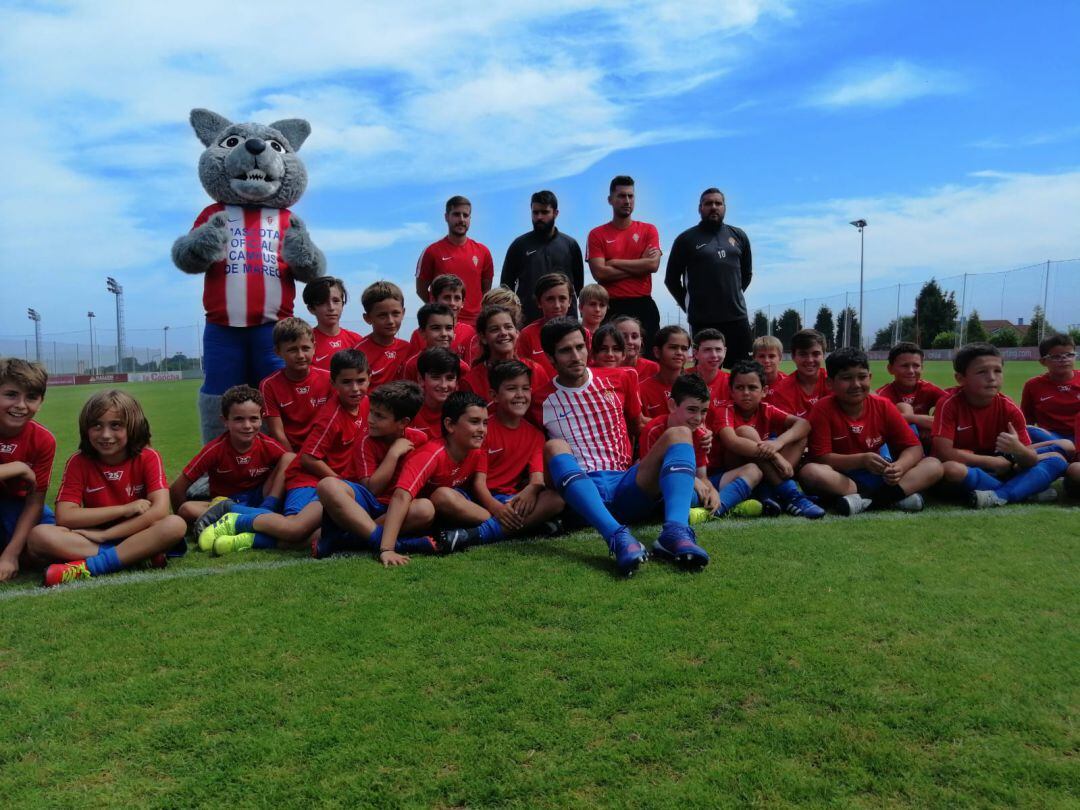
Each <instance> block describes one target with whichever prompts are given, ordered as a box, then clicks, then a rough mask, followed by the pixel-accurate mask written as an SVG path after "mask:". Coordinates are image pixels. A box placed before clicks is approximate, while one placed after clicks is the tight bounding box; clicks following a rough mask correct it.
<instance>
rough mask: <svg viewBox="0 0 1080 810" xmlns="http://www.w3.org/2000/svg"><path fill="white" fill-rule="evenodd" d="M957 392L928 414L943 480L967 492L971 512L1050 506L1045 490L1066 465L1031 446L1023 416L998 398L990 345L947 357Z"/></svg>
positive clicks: (1000, 371) (997, 357) (1050, 494)
mask: <svg viewBox="0 0 1080 810" xmlns="http://www.w3.org/2000/svg"><path fill="white" fill-rule="evenodd" d="M953 370H954V371H955V372H956V382H957V383H958V384H959V386H958V390H957V391H956V392H955V393H953V394H951V395H950V396H949V397H947V398H946V399H945V400H944V401H943V402H942V403H941V404H940V405H938V408H937V413H936V414H935V415H934V428H933V447H934V455H935V456H937V457H938V458H939V459H941V461H942V462H943V463H944V470H945V480H946V481H948V482H949V483H950V484H954V485H956V486H958V487H959V488H960V489H962V490H963V491H964V492H966V493H968V497H969V501H970V503H971V505H972V506H973V507H975V508H976V509H985V508H987V507H994V506H1003V505H1005V504H1007V503H1019V502H1020V501H1024V500H1027V499H1029V498H1035V499H1037V500H1047V501H1052V500H1054V499H1055V498H1056V497H1057V492H1056V491H1055V490H1054V489H1052V488H1050V485H1051V484H1052V483H1053V482H1054V481H1056V480H1057V479H1058V478H1060V477H1061V476H1062V474H1063V473H1064V472H1065V469H1066V467H1067V466H1068V462H1067V461H1066V460H1065V457H1064V456H1062V455H1061V454H1060V453H1058V452H1056V449H1055V447H1054V446H1052V445H1045V446H1043V447H1041V448H1039V449H1036V448H1033V447H1032V446H1031V439H1030V437H1029V436H1028V432H1027V427H1026V425H1025V421H1026V420H1025V419H1024V414H1023V413H1022V412H1021V410H1020V409H1019V408H1018V407H1016V403H1014V402H1013V401H1012V400H1011V399H1009V398H1008V397H1007V396H1005V395H1004V394H1003V393H1001V385H1002V382H1003V380H1004V374H1005V371H1004V361H1003V360H1002V359H1001V352H1000V351H999V350H998V348H997V347H996V346H992V345H991V344H989V343H969V344H968V345H967V346H964V347H963V348H962V349H960V351H958V352H957V353H956V357H954V358H953Z"/></svg>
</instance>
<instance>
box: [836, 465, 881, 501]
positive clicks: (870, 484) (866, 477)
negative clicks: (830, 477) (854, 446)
mask: <svg viewBox="0 0 1080 810" xmlns="http://www.w3.org/2000/svg"><path fill="white" fill-rule="evenodd" d="M844 475H846V476H847V477H848V478H850V479H851V480H852V481H854V482H855V487H856V488H857V489H858V490H859V494H860V495H862V496H863V497H864V498H869V497H870V496H871V495H873V494H874V493H875V492H877V491H878V490H879V489H881V488H882V487H883V486H885V479H884V478H882V477H881V476H880V475H878V474H877V473H872V472H870V471H869V470H852V471H851V472H848V473H844Z"/></svg>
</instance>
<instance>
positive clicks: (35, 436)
mask: <svg viewBox="0 0 1080 810" xmlns="http://www.w3.org/2000/svg"><path fill="white" fill-rule="evenodd" d="M55 456H56V437H55V436H53V435H52V434H51V433H50V432H49V431H48V430H47V429H46V428H43V427H42V426H41V425H39V424H38V423H37V422H35V421H33V420H32V419H31V420H30V421H29V422H27V423H26V424H25V425H23V428H22V430H20V431H19V432H18V433H16V434H15V435H14V436H0V464H10V463H12V462H13V461H21V462H23V463H24V464H27V465H29V467H30V469H32V470H33V471H34V476H35V477H36V478H37V483H36V484H35V485H34V486H31V485H30V483H29V482H27V481H25V480H23V479H22V478H19V479H15V478H8V479H7V480H6V481H0V497H2V498H25V497H26V496H27V495H29V494H30V492H31V490H34V491H36V492H45V490H47V489H48V488H49V480H50V478H52V465H53V458H54V457H55Z"/></svg>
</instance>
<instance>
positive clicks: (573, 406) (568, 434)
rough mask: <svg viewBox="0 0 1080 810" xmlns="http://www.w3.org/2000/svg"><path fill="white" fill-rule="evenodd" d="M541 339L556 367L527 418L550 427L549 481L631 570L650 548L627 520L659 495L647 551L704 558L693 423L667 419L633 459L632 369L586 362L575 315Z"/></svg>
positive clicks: (684, 560)
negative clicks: (659, 521) (693, 509)
mask: <svg viewBox="0 0 1080 810" xmlns="http://www.w3.org/2000/svg"><path fill="white" fill-rule="evenodd" d="M540 342H541V344H542V345H543V347H544V351H545V352H546V353H547V355H548V357H549V358H550V359H551V362H552V364H553V365H554V367H555V372H556V376H555V377H554V378H553V379H552V380H551V381H550V382H549V383H547V385H545V386H543V387H542V388H540V389H539V390H538V391H537V393H536V395H535V396H534V397H533V410H532V418H533V420H534V421H535V422H536V423H537V424H539V425H541V426H542V427H543V428H544V429H545V430H546V431H547V434H548V438H549V441H548V442H547V444H546V445H545V446H544V461H545V464H546V467H547V472H548V477H549V478H550V484H551V486H552V487H553V488H554V489H555V490H556V491H558V492H559V494H561V495H562V496H563V498H565V499H566V502H567V503H568V504H569V505H570V506H571V507H572V508H573V509H574V510H575V511H577V512H578V513H579V514H580V515H581V516H582V517H584V518H585V519H586V520H587V521H588V522H589V524H590V525H592V526H593V527H594V528H596V530H597V531H599V532H600V534H601V535H602V536H603V538H604V540H605V541H606V542H607V544H608V548H609V549H610V551H611V553H612V554H614V555H615V561H616V564H617V566H618V568H619V571H620V572H621V573H623V574H625V575H626V576H630V575H632V574H633V573H634V572H635V571H636V570H637V568H638V566H639V565H640V564H641V563H642V562H644V561H645V560H646V559H647V558H648V553H647V552H646V551H645V548H644V547H643V546H642V545H641V543H639V542H638V541H637V540H636V539H635V538H634V536H633V535H632V534H630V530H629V529H627V528H626V523H628V522H630V521H633V520H641V519H643V518H645V517H648V516H649V515H651V514H652V513H653V511H654V509H655V508H656V505H657V501H658V500H662V501H663V509H664V527H663V530H662V531H661V532H660V537H659V538H658V539H657V541H656V543H655V544H654V545H653V551H654V552H656V553H657V554H658V555H660V556H663V557H665V558H668V559H671V560H674V561H675V562H677V563H679V564H681V565H684V566H686V567H688V568H701V567H703V566H705V565H707V564H708V562H709V555H708V554H707V553H706V552H705V550H704V549H702V548H701V547H700V546H698V545H697V544H696V543H695V542H694V531H693V529H691V528H690V526H689V525H688V523H687V519H688V517H689V514H690V502H691V498H692V497H693V494H694V475H695V472H696V468H695V460H694V447H693V444H692V441H693V440H692V436H691V433H690V430H689V429H688V428H685V427H674V428H669V429H668V430H667V431H666V432H665V433H664V434H663V435H662V436H660V438H659V439H658V440H657V441H656V443H655V444H654V445H653V446H652V448H651V449H650V450H649V452H648V453H646V454H645V456H644V458H642V459H641V461H639V462H638V463H636V464H634V463H633V455H632V449H631V443H630V435H631V433H633V434H636V433H637V431H638V430H639V429H640V426H641V400H640V399H639V397H638V392H637V375H636V373H634V372H633V371H632V370H630V369H625V368H589V366H588V361H589V350H588V345H587V342H586V337H585V330H584V328H583V327H582V325H581V324H580V323H578V321H576V320H574V319H573V318H553V319H552V320H550V321H548V322H547V323H546V324H544V327H543V329H542V330H541V333H540Z"/></svg>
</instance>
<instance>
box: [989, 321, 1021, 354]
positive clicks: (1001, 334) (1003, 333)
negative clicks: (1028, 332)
mask: <svg viewBox="0 0 1080 810" xmlns="http://www.w3.org/2000/svg"><path fill="white" fill-rule="evenodd" d="M990 342H991V343H992V344H993V345H995V346H997V347H998V348H999V349H1002V348H1012V347H1014V346H1019V345H1020V333H1019V332H1017V331H1016V330H1015V329H1010V328H1009V327H1007V326H1006V327H1005V328H1004V329H1001V330H1000V331H997V332H994V334H992V335H991V336H990Z"/></svg>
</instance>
